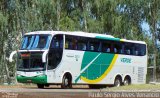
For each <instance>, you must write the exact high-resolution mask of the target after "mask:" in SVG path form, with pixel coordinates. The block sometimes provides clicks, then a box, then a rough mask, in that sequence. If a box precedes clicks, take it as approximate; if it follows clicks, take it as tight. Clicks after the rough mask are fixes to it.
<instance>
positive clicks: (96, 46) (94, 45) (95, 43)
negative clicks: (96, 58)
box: [88, 39, 101, 52]
mask: <svg viewBox="0 0 160 98" xmlns="http://www.w3.org/2000/svg"><path fill="white" fill-rule="evenodd" d="M88 50H89V51H95V52H97V51H101V48H100V41H99V40H97V39H90V40H89V45H88Z"/></svg>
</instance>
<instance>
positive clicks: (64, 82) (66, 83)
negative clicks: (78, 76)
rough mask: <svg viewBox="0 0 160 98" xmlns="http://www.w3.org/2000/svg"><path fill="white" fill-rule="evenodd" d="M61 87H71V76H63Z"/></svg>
mask: <svg viewBox="0 0 160 98" xmlns="http://www.w3.org/2000/svg"><path fill="white" fill-rule="evenodd" d="M61 88H64V89H67V88H72V80H71V76H69V75H65V76H64V77H63V80H62V85H61Z"/></svg>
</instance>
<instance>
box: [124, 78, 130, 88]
mask: <svg viewBox="0 0 160 98" xmlns="http://www.w3.org/2000/svg"><path fill="white" fill-rule="evenodd" d="M130 84H131V82H130V80H129V79H128V78H126V79H124V86H128V85H130Z"/></svg>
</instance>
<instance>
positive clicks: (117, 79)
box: [114, 77, 122, 87]
mask: <svg viewBox="0 0 160 98" xmlns="http://www.w3.org/2000/svg"><path fill="white" fill-rule="evenodd" d="M121 84H122V82H121V78H120V77H116V78H115V80H114V86H115V87H120V86H121Z"/></svg>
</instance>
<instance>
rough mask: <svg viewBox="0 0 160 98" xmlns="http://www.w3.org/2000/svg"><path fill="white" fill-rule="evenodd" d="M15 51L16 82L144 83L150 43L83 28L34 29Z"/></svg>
mask: <svg viewBox="0 0 160 98" xmlns="http://www.w3.org/2000/svg"><path fill="white" fill-rule="evenodd" d="M15 54H16V58H17V60H16V62H17V76H16V78H17V81H18V82H20V83H34V84H37V87H38V88H44V87H45V86H49V85H61V88H72V85H74V84H76V85H78V84H80V85H89V88H95V87H100V86H106V85H114V86H116V87H119V86H121V85H130V84H145V83H146V74H147V44H146V43H145V42H143V41H133V40H127V39H120V38H116V37H114V36H111V35H105V34H96V33H87V32H80V31H74V32H69V31H35V32H29V33H26V34H25V35H24V36H23V39H22V43H21V47H20V49H19V50H17V51H13V52H12V53H11V55H10V57H9V60H10V62H12V61H13V57H14V55H15Z"/></svg>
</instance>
